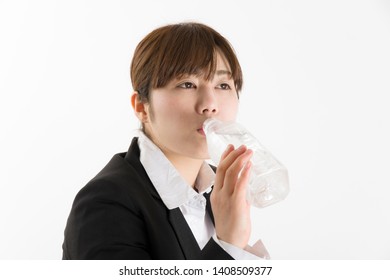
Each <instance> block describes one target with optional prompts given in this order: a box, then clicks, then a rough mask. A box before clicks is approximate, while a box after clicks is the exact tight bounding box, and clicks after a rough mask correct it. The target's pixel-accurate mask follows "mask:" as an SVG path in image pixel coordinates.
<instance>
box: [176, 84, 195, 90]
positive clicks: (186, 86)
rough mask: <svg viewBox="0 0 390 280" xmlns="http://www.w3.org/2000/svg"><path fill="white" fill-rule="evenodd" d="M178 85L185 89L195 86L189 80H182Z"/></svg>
mask: <svg viewBox="0 0 390 280" xmlns="http://www.w3.org/2000/svg"><path fill="white" fill-rule="evenodd" d="M178 87H180V88H185V89H190V88H196V86H195V85H194V84H193V83H191V82H184V83H182V84H180V85H179V86H178Z"/></svg>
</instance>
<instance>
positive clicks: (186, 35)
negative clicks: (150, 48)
mask: <svg viewBox="0 0 390 280" xmlns="http://www.w3.org/2000/svg"><path fill="white" fill-rule="evenodd" d="M218 52H219V53H220V54H221V55H222V57H223V58H224V59H226V61H227V63H228V65H229V67H230V69H227V70H229V71H230V72H231V73H232V78H233V80H234V81H235V85H236V89H237V91H239V90H240V89H241V86H242V74H241V68H240V67H239V64H238V61H237V58H236V56H235V54H234V52H233V49H232V48H231V46H230V45H229V43H227V42H226V40H225V39H224V38H223V37H222V36H221V35H220V34H218V33H217V32H215V31H214V30H212V29H211V28H209V27H206V28H205V26H199V25H191V24H179V25H177V26H175V27H174V28H172V30H170V32H169V33H167V34H166V36H165V38H164V39H163V40H162V41H161V44H160V48H159V51H158V52H157V53H159V55H158V56H157V57H156V61H155V63H156V64H157V67H156V68H155V69H154V70H155V71H154V73H153V75H152V81H151V86H152V88H160V87H164V86H165V85H166V84H167V83H168V82H169V81H171V80H172V79H174V78H180V77H181V76H183V75H201V76H203V77H204V78H205V79H206V80H210V79H212V78H213V77H214V74H215V71H216V64H217V53H218Z"/></svg>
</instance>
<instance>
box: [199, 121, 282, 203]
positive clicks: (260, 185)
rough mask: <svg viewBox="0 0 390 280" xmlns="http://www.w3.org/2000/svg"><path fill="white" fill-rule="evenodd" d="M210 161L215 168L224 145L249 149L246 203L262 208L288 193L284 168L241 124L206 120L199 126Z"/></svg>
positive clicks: (279, 199) (224, 147)
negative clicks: (243, 146) (249, 172)
mask: <svg viewBox="0 0 390 280" xmlns="http://www.w3.org/2000/svg"><path fill="white" fill-rule="evenodd" d="M203 130H204V132H205V134H206V140H207V146H208V151H209V155H210V158H211V160H212V161H213V162H214V163H215V164H216V165H217V166H218V164H219V160H220V158H221V155H222V153H223V152H224V151H225V150H226V147H227V145H229V144H232V145H233V146H234V147H235V148H238V147H239V146H241V145H245V146H246V147H247V148H248V149H251V150H253V156H252V158H251V162H252V171H251V175H250V179H249V186H248V192H247V200H248V201H249V203H250V204H251V205H253V206H255V207H259V208H263V207H266V206H269V205H271V204H274V203H276V202H278V201H281V200H283V199H284V198H285V197H286V196H287V194H288V192H289V184H288V173H287V169H286V168H285V167H284V166H283V165H282V164H281V163H280V162H279V161H278V160H277V159H276V158H275V157H274V156H273V155H272V154H271V153H270V152H269V151H268V150H267V149H266V148H265V147H263V145H261V144H260V142H259V141H258V140H257V139H256V138H255V137H254V136H253V135H252V134H251V133H250V132H249V131H248V130H247V129H245V128H244V127H243V126H242V125H240V124H238V123H236V122H229V123H225V122H221V121H220V120H217V119H214V118H210V119H207V120H206V121H205V122H204V124H203Z"/></svg>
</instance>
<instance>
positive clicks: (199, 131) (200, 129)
mask: <svg viewBox="0 0 390 280" xmlns="http://www.w3.org/2000/svg"><path fill="white" fill-rule="evenodd" d="M197 131H198V133H200V134H201V135H203V136H206V134H205V133H204V131H203V128H199V129H197Z"/></svg>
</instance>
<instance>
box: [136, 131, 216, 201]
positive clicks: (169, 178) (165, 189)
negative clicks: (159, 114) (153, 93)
mask: <svg viewBox="0 0 390 280" xmlns="http://www.w3.org/2000/svg"><path fill="white" fill-rule="evenodd" d="M138 146H139V149H140V161H141V163H142V165H143V167H144V169H145V171H146V173H147V174H148V176H149V179H150V180H151V181H152V183H153V185H154V187H155V188H156V190H157V192H158V194H159V195H160V197H161V199H162V201H163V202H164V204H165V206H166V207H167V208H168V209H174V208H177V207H180V206H181V205H183V204H184V203H187V202H189V201H190V200H192V199H193V198H195V197H196V196H198V195H199V194H203V193H204V192H210V191H211V186H212V185H213V184H214V180H215V173H214V171H213V170H212V169H211V167H210V166H209V165H208V164H207V163H206V162H203V164H202V166H201V168H200V170H199V173H198V176H197V178H196V181H195V187H196V189H197V190H198V191H199V193H198V192H196V191H195V190H194V189H193V188H192V187H191V186H189V185H188V184H187V182H185V180H184V179H183V177H182V176H181V175H180V174H179V172H178V171H177V170H176V168H175V167H174V166H173V164H172V163H171V162H170V161H169V160H168V159H167V158H166V156H165V155H164V153H163V152H162V151H161V150H160V149H159V148H158V147H157V146H156V145H155V144H154V143H153V142H152V141H151V140H150V139H149V138H148V137H147V136H146V135H145V134H144V133H143V132H142V131H140V133H139V137H138Z"/></svg>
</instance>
